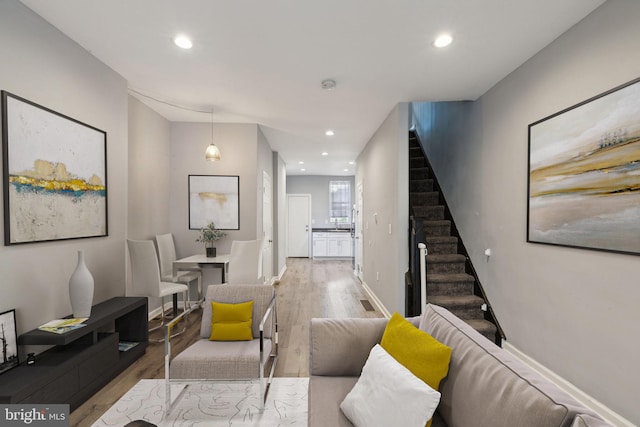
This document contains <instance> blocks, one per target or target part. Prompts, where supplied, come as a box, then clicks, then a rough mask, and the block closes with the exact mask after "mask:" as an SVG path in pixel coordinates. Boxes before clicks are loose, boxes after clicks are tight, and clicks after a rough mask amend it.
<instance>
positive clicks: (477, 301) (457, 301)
mask: <svg viewBox="0 0 640 427" xmlns="http://www.w3.org/2000/svg"><path fill="white" fill-rule="evenodd" d="M428 301H429V302H430V303H432V304H435V305H441V306H443V307H445V308H450V307H451V308H453V307H469V306H475V305H477V306H478V310H480V307H481V306H482V304H484V300H483V299H482V298H480V297H478V296H476V295H437V296H436V295H434V296H429V298H428Z"/></svg>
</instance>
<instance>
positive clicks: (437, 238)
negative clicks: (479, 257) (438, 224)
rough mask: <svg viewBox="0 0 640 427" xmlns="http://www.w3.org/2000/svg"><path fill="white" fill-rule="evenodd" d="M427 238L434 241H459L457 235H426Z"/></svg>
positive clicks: (428, 240)
mask: <svg viewBox="0 0 640 427" xmlns="http://www.w3.org/2000/svg"><path fill="white" fill-rule="evenodd" d="M425 240H426V241H427V242H432V243H457V242H458V238H457V237H455V236H426V237H425Z"/></svg>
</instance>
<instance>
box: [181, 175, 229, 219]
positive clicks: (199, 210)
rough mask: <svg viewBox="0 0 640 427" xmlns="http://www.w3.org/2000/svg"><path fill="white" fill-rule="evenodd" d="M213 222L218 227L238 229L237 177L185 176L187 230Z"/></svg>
mask: <svg viewBox="0 0 640 427" xmlns="http://www.w3.org/2000/svg"><path fill="white" fill-rule="evenodd" d="M210 222H213V223H214V224H215V226H216V228H217V229H218V230H239V229H240V177H239V176H237V175H189V229H191V230H199V229H202V228H203V227H205V226H206V225H207V224H209V223H210Z"/></svg>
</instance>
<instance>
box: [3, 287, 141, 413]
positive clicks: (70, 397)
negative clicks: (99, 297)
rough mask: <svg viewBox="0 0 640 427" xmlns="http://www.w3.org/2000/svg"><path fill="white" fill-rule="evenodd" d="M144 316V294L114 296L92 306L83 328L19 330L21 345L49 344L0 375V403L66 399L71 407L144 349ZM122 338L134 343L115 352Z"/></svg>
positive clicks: (100, 386)
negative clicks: (29, 360) (31, 358)
mask: <svg viewBox="0 0 640 427" xmlns="http://www.w3.org/2000/svg"><path fill="white" fill-rule="evenodd" d="M147 319H148V310H147V298H145V297H116V298H112V299H110V300H108V301H105V302H102V303H100V304H97V305H94V306H93V308H92V309H91V317H90V318H89V319H88V320H87V321H86V322H85V324H86V326H85V327H82V328H79V329H76V330H74V331H71V332H67V333H64V334H59V335H58V334H54V333H51V332H45V331H41V330H39V329H34V330H32V331H29V332H27V333H25V334H22V335H20V337H19V338H18V343H19V344H21V345H52V346H53V347H52V348H50V349H49V350H47V351H45V352H43V353H41V354H39V355H37V356H36V362H35V363H34V364H32V365H27V364H26V363H21V364H20V366H18V367H16V368H14V369H11V370H10V371H7V372H5V373H4V374H2V375H0V403H68V404H69V405H70V407H71V408H70V409H71V410H72V411H73V410H74V409H76V408H77V407H78V406H80V405H81V404H82V403H83V402H84V401H85V400H87V399H88V398H89V397H91V396H92V395H93V394H94V393H95V392H97V391H98V390H99V389H100V388H102V387H103V386H104V385H105V384H107V383H108V382H109V381H111V380H112V379H113V378H115V377H116V376H117V375H118V374H119V373H120V372H122V371H123V370H125V369H126V368H127V367H128V366H129V365H130V364H132V363H133V362H134V361H135V360H137V359H138V358H139V357H141V356H142V355H143V354H144V353H145V350H146V348H147V345H148V343H149V333H148V325H147V323H148V320H147ZM120 342H129V343H137V345H135V346H134V347H132V348H130V349H128V350H127V351H119V350H118V344H119V343H120Z"/></svg>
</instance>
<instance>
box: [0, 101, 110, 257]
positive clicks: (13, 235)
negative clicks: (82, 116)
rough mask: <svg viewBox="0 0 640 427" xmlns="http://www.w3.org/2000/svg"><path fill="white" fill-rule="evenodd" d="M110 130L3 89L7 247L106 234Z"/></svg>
mask: <svg viewBox="0 0 640 427" xmlns="http://www.w3.org/2000/svg"><path fill="white" fill-rule="evenodd" d="M106 150H107V134H106V132H104V131H102V130H100V129H97V128H95V127H93V126H89V125H87V124H85V123H82V122H80V121H78V120H75V119H72V118H70V117H67V116H65V115H62V114H60V113H58V112H55V111H53V110H51V109H49V108H46V107H43V106H41V105H38V104H35V103H33V102H31V101H28V100H26V99H24V98H21V97H19V96H16V95H13V94H10V93H8V92H5V91H2V154H3V167H4V170H3V175H4V176H3V178H4V180H3V184H4V188H3V193H4V194H3V195H4V239H5V245H14V244H20V243H32V242H43V241H51V240H63V239H79V238H87V237H98V236H106V235H107V151H106Z"/></svg>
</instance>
